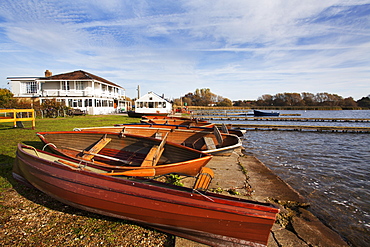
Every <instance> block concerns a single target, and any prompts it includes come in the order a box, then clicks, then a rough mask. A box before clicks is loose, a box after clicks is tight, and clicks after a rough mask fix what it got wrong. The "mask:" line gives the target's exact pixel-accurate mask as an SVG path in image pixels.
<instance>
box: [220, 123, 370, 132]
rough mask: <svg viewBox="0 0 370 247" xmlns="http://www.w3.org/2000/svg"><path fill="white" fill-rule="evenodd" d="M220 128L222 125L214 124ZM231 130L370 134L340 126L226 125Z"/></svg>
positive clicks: (364, 128) (354, 128)
mask: <svg viewBox="0 0 370 247" xmlns="http://www.w3.org/2000/svg"><path fill="white" fill-rule="evenodd" d="M216 125H217V126H222V124H216ZM226 126H228V127H232V128H240V129H242V130H247V131H250V130H290V131H318V132H353V133H370V127H341V126H304V125H301V126H298V125H263V124H232V125H231V124H229V125H228V124H227V125H226Z"/></svg>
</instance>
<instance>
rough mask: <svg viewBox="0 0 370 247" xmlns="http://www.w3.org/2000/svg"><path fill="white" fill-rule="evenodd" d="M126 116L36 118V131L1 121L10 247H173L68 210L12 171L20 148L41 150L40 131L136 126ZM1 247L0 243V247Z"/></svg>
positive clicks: (153, 235)
mask: <svg viewBox="0 0 370 247" xmlns="http://www.w3.org/2000/svg"><path fill="white" fill-rule="evenodd" d="M137 122H139V119H137V118H129V117H125V116H122V115H101V116H89V115H88V116H75V117H66V118H54V119H52V118H44V119H36V128H35V130H32V129H31V123H30V122H23V124H24V125H25V127H26V128H13V127H12V124H11V123H0V140H1V141H0V239H2V244H4V245H5V246H12V245H17V246H50V245H53V246H98V245H99V246H113V245H120V246H173V237H172V236H171V235H168V234H164V233H161V232H157V231H154V230H152V229H149V228H145V227H141V226H139V225H136V224H133V223H132V222H129V221H124V220H119V219H115V218H110V217H105V216H100V215H96V214H93V213H89V212H85V211H82V210H78V209H74V208H72V207H70V206H66V205H65V204H62V203H60V202H58V201H56V200H54V199H52V198H50V197H49V196H47V195H45V194H43V193H42V192H40V191H38V190H36V189H33V188H28V187H26V186H23V185H21V184H19V183H17V182H16V181H15V180H14V179H13V177H12V167H13V162H14V159H15V152H16V148H17V144H18V143H20V142H23V143H25V144H28V145H33V146H35V147H36V148H42V147H43V144H42V142H41V141H40V139H39V138H38V137H37V136H36V132H43V131H71V130H73V128H77V127H80V128H82V127H94V126H108V125H114V124H120V123H137ZM143 235H145V237H143ZM0 245H1V244H0Z"/></svg>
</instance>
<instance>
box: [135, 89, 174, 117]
mask: <svg viewBox="0 0 370 247" xmlns="http://www.w3.org/2000/svg"><path fill="white" fill-rule="evenodd" d="M171 111H172V104H171V103H170V102H169V101H168V100H166V99H164V97H161V96H159V95H157V94H155V93H153V92H149V93H147V94H145V95H144V96H142V97H140V98H139V99H137V100H136V101H135V111H129V112H128V114H129V116H132V117H133V116H136V117H141V116H143V115H168V114H170V113H171Z"/></svg>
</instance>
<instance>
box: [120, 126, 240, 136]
mask: <svg viewBox="0 0 370 247" xmlns="http://www.w3.org/2000/svg"><path fill="white" fill-rule="evenodd" d="M114 126H133V127H154V128H165V129H189V130H198V131H210V132H212V131H213V128H214V126H213V127H202V126H189V125H176V124H153V123H131V124H115V125H114ZM219 130H220V132H221V133H225V134H233V135H237V136H238V137H243V136H244V134H243V132H242V131H241V130H239V129H235V128H230V127H227V126H226V125H222V126H221V127H220V128H219Z"/></svg>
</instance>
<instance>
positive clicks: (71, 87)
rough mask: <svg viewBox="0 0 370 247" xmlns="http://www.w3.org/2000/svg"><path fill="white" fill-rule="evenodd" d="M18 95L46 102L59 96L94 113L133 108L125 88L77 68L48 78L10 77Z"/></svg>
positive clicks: (72, 104)
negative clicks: (127, 98)
mask: <svg viewBox="0 0 370 247" xmlns="http://www.w3.org/2000/svg"><path fill="white" fill-rule="evenodd" d="M7 79H8V80H9V81H10V84H11V91H12V93H13V94H14V97H17V98H23V99H32V101H33V102H40V103H43V101H44V100H45V99H56V100H57V101H58V102H62V103H64V104H65V105H66V106H69V107H72V108H75V109H81V110H84V111H86V113H88V114H91V115H98V114H109V113H115V112H118V111H121V110H124V111H126V110H127V109H130V108H131V102H130V101H126V96H125V89H124V88H123V87H121V86H119V85H117V84H114V83H113V82H110V81H108V80H106V79H104V78H101V77H99V76H96V75H93V74H90V73H88V72H85V71H82V70H77V71H73V72H69V73H64V74H59V75H52V73H51V72H50V71H49V70H46V71H45V77H8V78H7Z"/></svg>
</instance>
